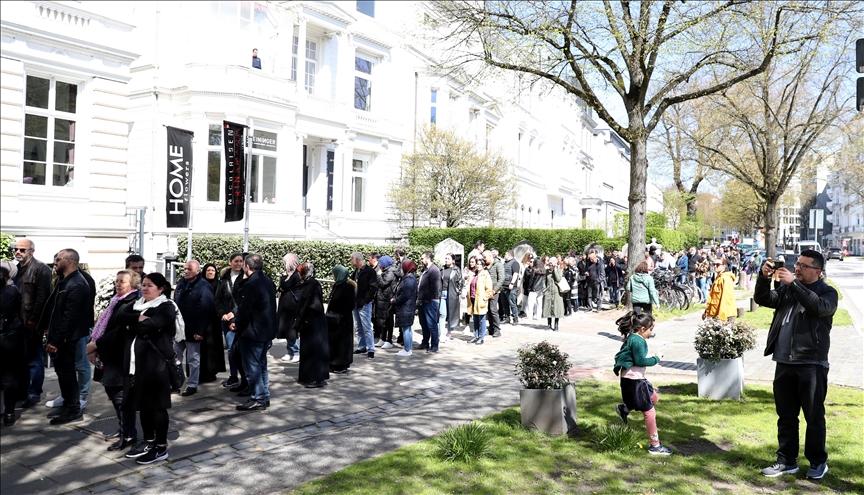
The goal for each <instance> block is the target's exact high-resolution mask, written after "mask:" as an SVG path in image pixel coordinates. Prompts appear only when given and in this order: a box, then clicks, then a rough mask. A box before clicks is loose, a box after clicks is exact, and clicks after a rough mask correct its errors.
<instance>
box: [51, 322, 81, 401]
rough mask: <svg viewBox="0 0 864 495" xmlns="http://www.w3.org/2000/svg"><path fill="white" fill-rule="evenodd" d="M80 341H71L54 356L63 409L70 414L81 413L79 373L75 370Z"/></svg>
mask: <svg viewBox="0 0 864 495" xmlns="http://www.w3.org/2000/svg"><path fill="white" fill-rule="evenodd" d="M76 347H78V339H69V340H68V341H66V342H63V343H62V344H60V345H59V346H58V347H57V353H56V354H55V355H54V371H55V372H56V373H57V383H58V384H59V385H60V394H61V395H62V396H63V409H64V410H65V411H66V412H68V413H69V414H78V413H79V412H81V403H80V402H79V399H80V397H79V391H78V372H77V371H76V370H75V348H76Z"/></svg>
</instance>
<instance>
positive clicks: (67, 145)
mask: <svg viewBox="0 0 864 495" xmlns="http://www.w3.org/2000/svg"><path fill="white" fill-rule="evenodd" d="M77 104H78V85H76V84H70V83H67V82H62V81H57V80H55V79H46V78H42V77H35V76H27V87H26V97H25V101H24V153H23V156H24V171H23V174H22V177H23V182H24V183H25V184H38V185H45V186H68V187H71V186H72V185H73V184H74V178H75V170H74V166H75V122H76V120H75V119H76V115H75V112H76V110H77Z"/></svg>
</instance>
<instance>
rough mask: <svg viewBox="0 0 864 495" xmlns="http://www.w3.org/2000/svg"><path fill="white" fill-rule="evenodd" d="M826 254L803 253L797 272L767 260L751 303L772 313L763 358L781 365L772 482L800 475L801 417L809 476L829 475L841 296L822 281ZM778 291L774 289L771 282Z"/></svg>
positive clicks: (768, 471) (776, 381)
mask: <svg viewBox="0 0 864 495" xmlns="http://www.w3.org/2000/svg"><path fill="white" fill-rule="evenodd" d="M824 268H825V259H824V258H823V257H822V254H821V253H819V252H816V251H812V250H809V249H808V250H805V251H802V252H801V255H800V256H799V257H798V262H797V263H795V273H792V272H790V271H789V270H787V269H786V268H785V267H784V266H783V265H782V264H780V263H777V264H776V269H775V265H774V264H773V263H772V262H771V260H770V259H769V260H768V262H766V263H765V264H764V265H763V266H762V268H761V269H760V270H759V276H758V278H757V279H756V288H755V291H754V293H753V300H755V301H756V304H759V305H760V306H765V307H768V308H774V319H773V320H772V321H771V328H770V329H769V330H768V344H767V346H766V347H765V355H766V356H768V355H772V356H773V357H772V359H773V360H774V362H776V363H777V367H776V369H775V371H774V405H775V407H776V409H777V416H778V418H777V443H778V444H779V448H778V449H777V462H775V463H774V464H773V465H771V466H769V467H767V468H765V469H763V470H762V474H763V475H764V476H768V477H769V478H774V477H777V476H780V475H783V474H794V473H797V472H798V448H799V443H798V439H799V434H798V415H799V414H800V413H801V412H802V411H803V412H804V419H806V420H807V433H806V434H805V437H804V438H805V440H804V456H805V457H806V458H807V460H809V461H810V469H808V470H807V477H808V478H811V479H821V478H822V477H823V476H825V473H827V472H828V452H827V451H826V450H825V394H826V393H827V391H828V351H829V349H830V346H831V326H832V325H833V319H834V313H835V312H836V311H837V300H838V296H837V291H836V290H835V289H834V288H833V287H831V286H830V285H828V284H827V283H825V281H824V280H822V279H821V277H820V275H822V270H823V269H824ZM775 273H776V276H777V279H778V280H779V281H780V286H779V287H777V288H776V289H773V290H772V289H771V278H772V276H773V275H775Z"/></svg>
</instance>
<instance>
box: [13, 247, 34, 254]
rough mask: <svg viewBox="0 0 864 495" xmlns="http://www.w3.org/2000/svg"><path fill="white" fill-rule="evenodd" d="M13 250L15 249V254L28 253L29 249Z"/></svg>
mask: <svg viewBox="0 0 864 495" xmlns="http://www.w3.org/2000/svg"><path fill="white" fill-rule="evenodd" d="M13 249H15V252H16V253H26V252H27V251H30V248H13Z"/></svg>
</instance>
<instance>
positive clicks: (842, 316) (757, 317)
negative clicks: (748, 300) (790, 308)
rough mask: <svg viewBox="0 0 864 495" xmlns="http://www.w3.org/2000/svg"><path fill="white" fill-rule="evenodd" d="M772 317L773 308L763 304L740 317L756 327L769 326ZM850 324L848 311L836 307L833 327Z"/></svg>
mask: <svg viewBox="0 0 864 495" xmlns="http://www.w3.org/2000/svg"><path fill="white" fill-rule="evenodd" d="M772 318H774V310H773V309H771V308H766V307H765V306H759V309H757V310H756V311H754V312H752V313H751V312H749V311H748V312H746V313H744V317H743V318H741V321H746V322H747V323H749V324H751V325H753V326H755V327H756V328H759V329H762V328H765V329H767V328H770V327H771V319H772ZM850 325H852V317H851V316H850V315H849V312H848V311H846V310H845V309H839V308H838V309H837V312H836V313H834V326H835V327H846V326H850Z"/></svg>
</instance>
